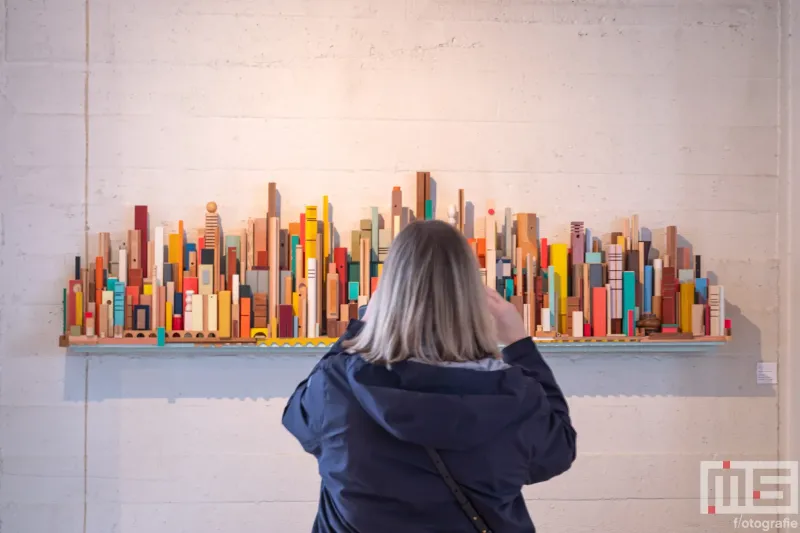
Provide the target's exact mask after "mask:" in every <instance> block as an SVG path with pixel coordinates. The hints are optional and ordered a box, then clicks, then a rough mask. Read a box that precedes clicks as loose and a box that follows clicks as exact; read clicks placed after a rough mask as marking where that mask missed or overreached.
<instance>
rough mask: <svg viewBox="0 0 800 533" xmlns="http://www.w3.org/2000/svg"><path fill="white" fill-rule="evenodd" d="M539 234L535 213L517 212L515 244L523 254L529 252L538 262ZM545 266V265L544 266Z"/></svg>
mask: <svg viewBox="0 0 800 533" xmlns="http://www.w3.org/2000/svg"><path fill="white" fill-rule="evenodd" d="M538 244H539V235H538V227H537V220H536V213H517V246H518V247H519V248H522V253H523V255H528V254H530V255H531V257H533V259H534V260H536V262H537V263H538V262H539V246H538ZM544 268H547V265H545V266H544Z"/></svg>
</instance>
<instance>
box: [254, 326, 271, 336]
mask: <svg viewBox="0 0 800 533" xmlns="http://www.w3.org/2000/svg"><path fill="white" fill-rule="evenodd" d="M259 335H263V336H264V337H265V338H266V337H269V328H250V338H255V337H258V336H259Z"/></svg>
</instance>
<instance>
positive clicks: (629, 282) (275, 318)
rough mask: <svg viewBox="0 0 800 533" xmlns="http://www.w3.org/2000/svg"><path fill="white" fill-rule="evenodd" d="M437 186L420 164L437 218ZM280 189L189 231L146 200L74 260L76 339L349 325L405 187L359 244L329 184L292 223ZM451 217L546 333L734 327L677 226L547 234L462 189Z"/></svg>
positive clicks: (213, 214) (233, 336)
mask: <svg viewBox="0 0 800 533" xmlns="http://www.w3.org/2000/svg"><path fill="white" fill-rule="evenodd" d="M432 190H433V187H432V179H431V176H430V173H428V172H420V173H418V175H417V191H416V201H417V205H416V210H415V215H416V218H417V219H420V220H421V219H429V218H433V217H434V216H435V213H434V210H433V198H432ZM277 197H278V193H277V185H276V184H275V183H269V185H268V198H267V204H268V205H267V210H266V213H265V215H264V216H262V217H255V218H250V219H248V220H247V222H246V223H245V227H244V228H239V229H237V228H231V229H230V230H228V229H227V228H226V231H225V232H223V231H222V225H221V223H220V215H219V210H218V207H217V204H216V203H215V202H208V204H207V205H206V210H205V220H204V225H203V227H202V228H199V229H198V230H190V231H189V232H188V236H187V232H186V230H185V229H184V227H183V221H178V222H177V231H176V226H175V225H173V226H171V227H168V226H169V225H168V224H167V225H158V226H156V227H154V228H152V229H151V228H150V224H149V220H148V217H149V214H148V208H147V206H144V205H140V206H136V207H135V208H134V227H133V229H130V230H129V231H127V232H126V233H124V234H123V235H124V236H125V238H124V241H123V242H116V243H114V242H112V238H111V236H112V234H111V233H109V232H102V233H100V234H98V238H97V241H96V242H97V253H96V254H93V255H91V256H90V258H89V260H88V261H82V258H81V257H76V258H75V259H76V260H75V268H74V276H73V279H70V280H68V282H67V287H66V289H64V290H63V291H62V292H63V296H62V299H63V306H64V310H63V318H62V322H63V324H62V332H63V335H64V337H65V338H67V339H69V340H67V341H65V342H66V343H67V344H68V343H69V342H74V343H81V342H85V343H92V342H93V343H98V342H100V343H101V344H102V342H106V343H112V342H117V341H120V342H121V341H124V342H123V344H126V343H127V344H131V343H133V344H135V343H137V342H139V343H156V342H162V341H163V339H162V341H159V340H158V339H159V338H160V337H162V336H163V337H166V339H165V341H163V342H166V343H167V344H169V343H172V342H181V339H182V338H184V337H182V336H183V335H189V337H185V338H193V339H196V338H198V337H197V336H203V337H204V338H208V337H209V336H211V338H213V339H216V341H224V342H226V343H237V342H245V341H247V342H252V341H250V340H249V339H251V338H252V337H253V335H256V336H258V337H259V338H267V337H270V338H271V337H280V338H290V337H301V338H304V339H307V338H321V337H325V338H327V337H336V336H338V335H340V334H341V333H342V332H343V331H344V329H345V328H346V325H347V322H348V320H350V319H351V318H353V317H355V316H356V315H357V309H358V306H359V305H364V304H367V303H368V302H369V298H370V296H371V295H372V294H374V293H375V291H376V290H377V287H378V285H379V282H380V276H381V274H382V268H383V263H384V262H385V261H386V260H387V259H388V258H389V255H390V250H391V243H392V242H393V240H394V239H395V238H396V237H397V235H398V234H399V233H400V231H401V230H402V229H403V227H404V225H405V224H406V223H407V222H408V217H407V216H406V215H405V211H404V210H406V208H404V207H403V205H402V202H403V194H402V188H401V187H393V188H392V190H391V201H390V203H389V204H387V206H385V209H384V207H381V206H373V207H371V208H370V217H369V218H365V219H363V220H361V221H360V222H359V225H358V227H357V228H348V229H350V230H351V231H350V233H348V232H347V231H346V230H345V229H344V228H338V232H336V233H338V234H339V235H342V240H343V241H344V242H345V243H348V242H349V243H350V246H349V249H348V247H347V246H340V247H335V248H334V243H333V235H334V233H335V232H334V226H333V221H332V220H331V217H330V214H331V211H330V204H329V201H328V197H327V196H323V197H322V216H321V219H320V220H318V209H317V207H316V206H307V207H306V208H305V209H304V211H303V212H302V213H298V214H295V215H294V216H292V215H291V214H289V215H287V216H286V217H284V218H285V220H287V222H285V223H284V224H282V223H281V218H280V214H279V213H278V201H277ZM446 216H447V220H448V222H449V223H450V224H452V225H454V226H456V227H457V228H458V229H459V230H460V231H461V232H462V233H463V232H464V231H465V227H467V226H470V225H471V227H472V228H474V234H473V235H469V236H468V237H469V243H470V246H471V247H472V249H473V250H474V252H475V254H476V257H477V259H478V263H479V266H478V269H479V275H480V277H481V280H482V282H483V283H485V284H486V285H488V286H489V287H492V288H494V289H495V290H497V291H498V292H500V293H501V294H502V295H503V296H504V297H505V298H506V299H508V300H509V301H510V302H511V303H512V304H513V305H514V307H515V308H516V309H517V312H519V313H520V315H521V316H522V318H523V320H524V324H525V328H526V331H527V332H528V333H530V334H532V335H534V336H536V335H540V336H544V337H550V338H552V337H556V336H562V335H563V336H569V337H575V338H581V337H589V336H591V339H586V341H585V342H595V341H601V340H603V339H604V338H605V337H608V336H615V335H622V334H626V335H629V336H637V335H638V336H639V337H637V338H640V337H641V336H642V335H651V336H652V335H658V336H660V337H654V338H659V339H662V340H663V339H664V338H675V339H684V338H686V339H688V338H691V337H692V336H698V337H702V336H709V335H710V336H713V337H715V338H716V337H720V336H725V335H729V333H730V320H729V319H727V318H726V316H725V304H724V290H723V287H722V286H721V285H710V284H709V280H708V278H707V277H705V276H704V272H703V271H702V268H701V265H702V263H701V257H700V256H699V255H692V250H691V249H690V248H689V247H688V246H681V247H679V246H678V232H677V227H676V226H669V227H668V228H667V231H666V239H665V242H659V243H652V242H651V241H650V240H649V239H643V238H642V234H641V232H640V225H639V224H640V223H639V218H638V216H637V215H633V216H632V217H630V218H626V219H624V220H625V221H624V224H623V226H624V227H623V228H622V231H612V232H611V234H610V243H609V242H605V243H604V242H602V240H601V239H600V238H598V237H593V235H603V233H602V232H599V231H595V232H594V233H593V232H592V230H591V229H589V228H586V227H585V225H584V223H583V222H571V223H570V224H569V242H568V243H563V242H548V239H547V238H546V237H544V238H540V236H539V234H538V231H539V228H538V223H537V216H536V214H535V213H516V214H514V213H513V212H512V211H511V209H508V208H504V209H503V216H502V221H501V222H500V224H499V227H498V222H497V213H496V211H495V204H494V201H492V200H489V201H487V202H486V210H485V211H484V212H482V213H478V216H477V217H476V218H475V220H467V217H468V213H467V211H466V202H465V191H464V190H463V189H459V190H458V203H457V205H455V204H454V205H450V206H448V208H447V210H446ZM381 219H383V220H384V221H385V227H384V228H381V225H382V224H383V223H382V222H381ZM282 226H283V227H282ZM498 232H499V236H498ZM471 233H472V232H471ZM606 239H608V238H606ZM659 251H660V252H659ZM654 252H656V253H654ZM651 256H654V257H651ZM82 264H85V265H86V268H82ZM641 315H647V316H651V315H655V317H657V318H658V319H660V321H661V323H662V325H663V327H662V328H661V331H660V332H656V333H653V331H654V329H653V328H648V327H647V326H640V328H643V329H637V327H636V324H637V322H638V321H639V318H640V316H641ZM645 323H646V321H645V322H642V324H645ZM134 332H138V333H136V335H135V336H134V335H133V333H134ZM145 332H146V333H145ZM126 335H130V336H127V337H126ZM139 335H141V336H139ZM173 335H174V338H173ZM664 336H667V337H664ZM670 336H672V337H670ZM99 339H102V340H99ZM630 340H636V339H630ZM163 342H162V343H163ZM326 342H327V341H326Z"/></svg>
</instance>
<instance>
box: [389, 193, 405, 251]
mask: <svg viewBox="0 0 800 533" xmlns="http://www.w3.org/2000/svg"><path fill="white" fill-rule="evenodd" d="M402 216H403V191H402V190H401V189H400V187H393V188H392V215H391V218H392V220H391V223H392V226H391V240H394V238H395V237H396V236H397V234H398V233H400V230H401V228H400V219H401V218H402Z"/></svg>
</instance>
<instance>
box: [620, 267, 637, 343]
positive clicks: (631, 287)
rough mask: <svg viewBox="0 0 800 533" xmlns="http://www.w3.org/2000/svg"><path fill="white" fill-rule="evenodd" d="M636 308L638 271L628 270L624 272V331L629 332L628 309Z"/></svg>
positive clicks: (626, 333)
mask: <svg viewBox="0 0 800 533" xmlns="http://www.w3.org/2000/svg"><path fill="white" fill-rule="evenodd" d="M635 308H636V273H635V272H631V271H630V270H626V271H625V272H623V273H622V332H623V333H624V334H625V335H629V333H628V311H633V310H634V309H635ZM634 320H635V317H634Z"/></svg>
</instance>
